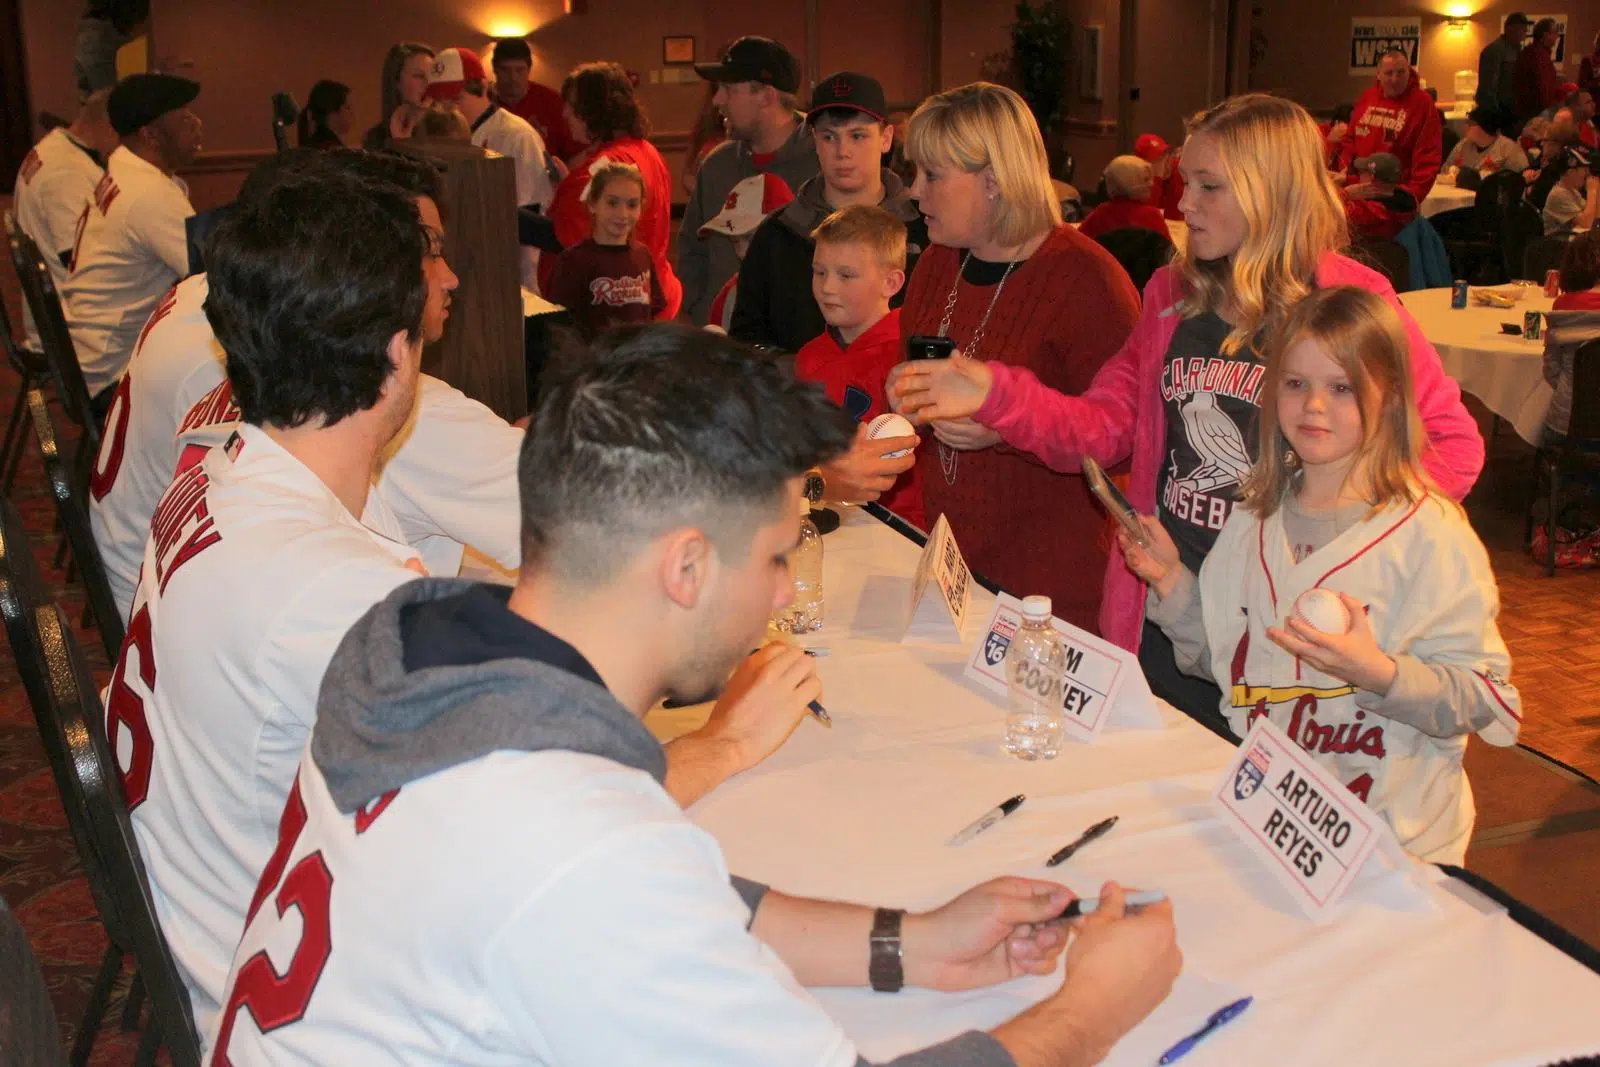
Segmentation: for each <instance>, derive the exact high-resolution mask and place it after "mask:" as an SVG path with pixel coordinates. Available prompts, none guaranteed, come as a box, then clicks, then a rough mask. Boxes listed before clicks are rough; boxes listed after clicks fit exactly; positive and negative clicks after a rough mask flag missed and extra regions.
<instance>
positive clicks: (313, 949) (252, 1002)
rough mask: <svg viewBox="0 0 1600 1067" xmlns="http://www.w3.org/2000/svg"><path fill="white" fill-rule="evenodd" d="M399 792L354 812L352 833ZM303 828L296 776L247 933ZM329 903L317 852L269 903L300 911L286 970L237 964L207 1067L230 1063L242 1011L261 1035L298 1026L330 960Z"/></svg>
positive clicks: (266, 961) (252, 961) (329, 887)
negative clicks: (297, 938) (297, 940)
mask: <svg viewBox="0 0 1600 1067" xmlns="http://www.w3.org/2000/svg"><path fill="white" fill-rule="evenodd" d="M398 792H399V790H398V789H396V790H393V791H392V792H389V793H385V794H384V795H383V796H381V797H379V798H377V800H375V801H373V802H372V803H370V804H367V805H363V806H362V808H361V809H360V810H359V811H357V813H356V828H357V829H356V832H357V833H358V834H359V833H364V832H366V830H367V829H368V828H369V827H371V825H372V824H373V823H374V822H376V821H377V819H378V816H380V815H382V814H383V812H384V809H385V808H387V807H388V806H389V802H390V801H392V800H393V799H394V798H395V794H396V793H398ZM305 825H306V805H305V798H304V797H302V796H301V795H300V779H299V778H298V777H296V778H295V782H294V788H293V789H291V790H290V791H289V799H288V802H287V803H285V804H284V807H283V818H282V819H281V820H280V821H279V823H278V846H277V848H275V849H274V850H273V852H272V858H271V859H269V860H267V865H266V867H265V868H263V869H262V872H261V882H260V884H259V885H257V886H256V895H255V897H254V899H252V900H251V901H250V910H249V911H248V912H246V913H245V929H246V930H248V929H249V927H250V924H251V923H252V922H254V921H255V917H256V913H257V912H258V911H259V910H260V909H261V905H262V904H263V903H264V902H265V901H266V898H267V895H268V894H269V893H270V892H271V891H272V888H273V886H276V885H278V879H279V877H280V876H281V875H282V874H283V869H284V867H285V866H287V865H288V862H289V856H290V854H291V853H292V852H294V846H295V842H297V841H299V839H300V832H301V831H302V830H304V829H305ZM332 899H333V872H331V871H329V870H328V864H327V861H325V860H324V859H323V858H322V852H321V851H320V850H319V851H317V852H313V853H311V854H310V855H307V856H303V857H301V859H300V862H299V863H296V864H295V865H294V869H293V870H291V871H290V872H289V874H288V877H286V878H284V879H283V884H282V886H281V888H279V889H278V895H277V896H276V897H274V898H273V902H274V904H275V905H276V907H277V909H278V918H280V919H281V918H283V915H284V913H285V912H287V911H288V910H289V909H290V908H299V909H300V922H301V934H300V944H299V945H297V946H295V950H294V956H293V957H292V958H291V959H290V960H289V969H288V970H286V971H285V972H284V973H282V974H279V973H278V971H277V969H276V968H274V967H273V966H272V960H271V958H270V957H269V956H268V955H267V953H266V950H264V949H263V950H262V951H259V952H257V953H255V954H254V955H253V956H251V957H250V958H249V959H247V960H245V961H244V963H243V964H241V965H240V967H239V970H238V972H237V973H236V974H235V975H234V977H233V987H232V988H231V989H230V990H229V991H228V1000H227V1003H226V1004H225V1005H224V1006H223V1011H222V1026H221V1028H220V1029H219V1030H218V1031H217V1044H216V1047H215V1049H214V1050H213V1051H212V1054H211V1064H212V1067H222V1065H224V1064H232V1062H233V1061H232V1060H230V1059H229V1058H228V1043H229V1041H231V1040H232V1038H233V1026H234V1023H236V1022H237V1021H238V1018H239V1010H240V1009H241V1008H247V1009H249V1011H250V1015H251V1017H252V1018H253V1019H255V1021H256V1027H257V1028H258V1029H259V1030H260V1031H261V1032H262V1033H263V1034H267V1033H271V1032H272V1031H273V1030H276V1029H278V1028H279V1027H283V1026H288V1025H289V1024H290V1023H293V1022H297V1021H299V1020H300V1019H301V1018H302V1017H303V1016H304V1015H305V1013H306V1007H307V1005H309V1004H310V1003H311V995H312V994H313V993H315V992H316V989H317V983H318V982H319V981H321V979H322V972H323V969H324V968H326V967H327V965H328V958H329V957H330V956H332V955H333V923H332Z"/></svg>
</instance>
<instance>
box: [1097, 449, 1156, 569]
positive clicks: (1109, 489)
mask: <svg viewBox="0 0 1600 1067" xmlns="http://www.w3.org/2000/svg"><path fill="white" fill-rule="evenodd" d="M1079 459H1080V460H1081V462H1082V466H1083V477H1084V478H1085V480H1087V481H1088V483H1089V488H1090V490H1092V491H1093V493H1094V495H1095V496H1097V497H1099V498H1100V503H1102V504H1104V505H1105V506H1106V510H1107V511H1109V512H1111V517H1112V518H1113V519H1116V520H1117V522H1118V523H1119V524H1121V526H1122V528H1123V529H1124V530H1126V531H1128V536H1129V537H1131V538H1133V540H1134V543H1135V544H1137V545H1138V546H1139V547H1140V548H1149V547H1150V534H1149V533H1148V532H1146V530H1145V528H1144V523H1142V522H1140V521H1139V513H1138V512H1137V511H1135V510H1134V509H1133V505H1132V504H1130V503H1128V498H1127V497H1125V496H1123V495H1122V492H1121V490H1119V489H1118V488H1117V487H1116V486H1115V485H1113V484H1112V482H1111V479H1110V478H1107V477H1106V472H1105V471H1103V470H1101V469H1100V464H1098V463H1096V462H1095V461H1094V458H1093V457H1092V456H1081V457H1079Z"/></svg>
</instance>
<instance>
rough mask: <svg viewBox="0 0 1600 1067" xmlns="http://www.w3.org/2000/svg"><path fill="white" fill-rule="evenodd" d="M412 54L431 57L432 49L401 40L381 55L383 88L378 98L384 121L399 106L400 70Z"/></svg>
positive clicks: (432, 54) (386, 120) (387, 119)
mask: <svg viewBox="0 0 1600 1067" xmlns="http://www.w3.org/2000/svg"><path fill="white" fill-rule="evenodd" d="M412 56H427V57H428V58H429V59H432V58H434V51H433V49H432V48H429V47H428V46H427V45H425V44H418V43H417V42H415V41H402V42H401V43H400V44H397V45H394V46H393V47H392V48H390V49H389V52H388V54H387V55H385V56H384V57H383V89H382V90H381V92H380V95H379V99H380V100H381V101H382V103H383V121H384V122H388V121H389V116H390V115H393V114H394V109H395V108H397V107H399V106H400V72H401V71H402V70H404V69H405V67H406V60H408V59H410V58H411V57H412ZM386 132H387V128H386Z"/></svg>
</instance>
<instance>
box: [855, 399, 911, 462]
mask: <svg viewBox="0 0 1600 1067" xmlns="http://www.w3.org/2000/svg"><path fill="white" fill-rule="evenodd" d="M916 435H917V428H916V427H915V426H913V425H911V420H910V419H908V418H906V417H905V416H904V415H896V414H895V413H894V412H892V411H886V412H884V413H883V414H882V415H879V416H878V417H877V418H875V419H873V420H872V421H871V422H869V423H867V440H869V441H876V440H877V439H878V438H880V437H915V436H916ZM910 452H911V449H909V448H902V449H899V450H898V451H895V452H886V453H884V456H883V458H884V459H899V458H900V457H901V456H904V455H909V454H910Z"/></svg>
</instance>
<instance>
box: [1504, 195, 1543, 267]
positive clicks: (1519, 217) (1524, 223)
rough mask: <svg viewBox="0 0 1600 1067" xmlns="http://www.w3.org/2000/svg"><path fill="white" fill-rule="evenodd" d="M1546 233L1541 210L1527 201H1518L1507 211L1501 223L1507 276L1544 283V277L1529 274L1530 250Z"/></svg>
mask: <svg viewBox="0 0 1600 1067" xmlns="http://www.w3.org/2000/svg"><path fill="white" fill-rule="evenodd" d="M1543 233H1544V219H1543V218H1542V217H1541V216H1540V214H1539V209H1538V208H1536V207H1534V206H1533V205H1532V204H1530V203H1528V202H1527V201H1526V200H1517V201H1516V202H1514V203H1512V204H1511V206H1510V207H1508V208H1507V209H1506V217H1505V218H1504V219H1502V220H1501V222H1500V240H1501V248H1503V249H1504V250H1505V259H1506V276H1507V277H1509V278H1531V279H1532V280H1534V281H1536V282H1542V281H1544V275H1543V274H1542V273H1541V274H1537V275H1534V274H1529V273H1527V270H1526V268H1527V265H1528V260H1527V257H1528V248H1529V246H1530V245H1532V244H1533V242H1535V241H1537V240H1538V239H1539V238H1540V236H1541V235H1542V234H1543Z"/></svg>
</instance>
